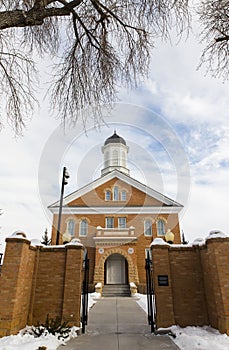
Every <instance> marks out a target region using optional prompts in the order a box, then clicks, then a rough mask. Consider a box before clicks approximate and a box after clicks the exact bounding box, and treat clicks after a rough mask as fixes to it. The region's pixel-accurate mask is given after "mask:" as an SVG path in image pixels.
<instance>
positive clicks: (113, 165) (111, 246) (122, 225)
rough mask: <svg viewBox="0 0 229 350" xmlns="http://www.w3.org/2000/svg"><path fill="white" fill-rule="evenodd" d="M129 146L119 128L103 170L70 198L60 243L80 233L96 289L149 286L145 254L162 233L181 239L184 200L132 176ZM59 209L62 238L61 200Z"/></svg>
mask: <svg viewBox="0 0 229 350" xmlns="http://www.w3.org/2000/svg"><path fill="white" fill-rule="evenodd" d="M128 150H129V148H128V146H127V145H126V141H125V140H124V139H123V138H122V137H120V136H118V135H117V134H116V132H114V134H113V135H112V136H111V137H109V138H108V139H107V140H106V141H105V143H104V145H103V147H102V153H103V156H104V167H103V169H102V170H101V176H100V177H99V178H98V179H96V180H95V181H93V182H92V183H89V184H87V185H86V186H84V187H82V188H80V189H78V190H76V191H75V192H73V193H71V194H70V195H68V196H66V197H65V198H64V202H63V210H62V220H61V227H60V239H59V244H63V243H65V242H69V241H70V240H71V239H72V238H79V239H80V241H81V242H82V244H83V245H84V246H85V247H86V248H87V250H88V254H89V259H90V281H89V282H90V289H91V290H93V289H94V287H95V284H97V283H98V282H100V283H102V285H113V286H114V285H125V284H129V283H130V282H134V283H135V284H136V286H137V287H138V291H139V292H145V256H146V252H147V250H149V249H150V244H151V242H152V241H153V239H154V238H156V237H162V238H164V237H165V234H166V232H167V231H168V230H172V232H173V234H174V243H180V228H179V216H178V214H179V212H180V210H181V209H182V205H180V204H179V203H177V202H175V201H173V200H172V199H170V198H168V197H166V196H164V195H163V194H161V193H159V192H157V191H155V190H153V189H152V188H149V187H148V186H146V185H144V184H143V183H141V182H139V181H137V180H136V179H134V178H132V177H131V176H130V171H129V169H128V168H127V154H128ZM49 209H50V210H51V212H52V213H53V230H52V244H55V242H56V234H57V222H58V212H59V202H56V203H54V204H52V205H51V206H50V207H49Z"/></svg>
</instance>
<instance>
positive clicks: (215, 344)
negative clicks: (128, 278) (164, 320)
mask: <svg viewBox="0 0 229 350" xmlns="http://www.w3.org/2000/svg"><path fill="white" fill-rule="evenodd" d="M136 296H137V297H139V300H137V303H138V304H139V305H140V306H141V308H142V309H143V310H144V311H145V312H146V313H147V296H146V295H143V294H137V295H136ZM170 329H171V331H172V332H173V333H174V334H175V335H176V338H175V339H173V338H171V339H172V340H173V341H174V343H176V344H177V346H179V348H180V349H181V350H211V349H214V350H229V336H227V335H226V334H221V333H219V331H218V330H216V329H214V328H211V327H208V326H204V327H185V328H181V327H179V326H172V327H170Z"/></svg>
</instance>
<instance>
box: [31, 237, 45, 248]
mask: <svg viewBox="0 0 229 350" xmlns="http://www.w3.org/2000/svg"><path fill="white" fill-rule="evenodd" d="M30 244H31V245H32V246H33V247H43V246H44V244H42V243H41V241H39V239H36V238H34V239H31V243H30Z"/></svg>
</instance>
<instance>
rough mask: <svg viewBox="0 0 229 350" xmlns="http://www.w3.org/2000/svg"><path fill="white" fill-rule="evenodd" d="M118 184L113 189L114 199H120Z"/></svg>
mask: <svg viewBox="0 0 229 350" xmlns="http://www.w3.org/2000/svg"><path fill="white" fill-rule="evenodd" d="M118 192H119V191H118V186H115V187H114V189H113V200H114V201H118V200H119V198H118V197H119V193H118Z"/></svg>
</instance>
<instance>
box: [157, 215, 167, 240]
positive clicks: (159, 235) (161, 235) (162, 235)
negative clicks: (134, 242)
mask: <svg viewBox="0 0 229 350" xmlns="http://www.w3.org/2000/svg"><path fill="white" fill-rule="evenodd" d="M159 221H162V222H163V223H164V234H159V228H158V223H159ZM165 233H166V232H165V220H163V219H159V220H157V236H158V237H164V236H165Z"/></svg>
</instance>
